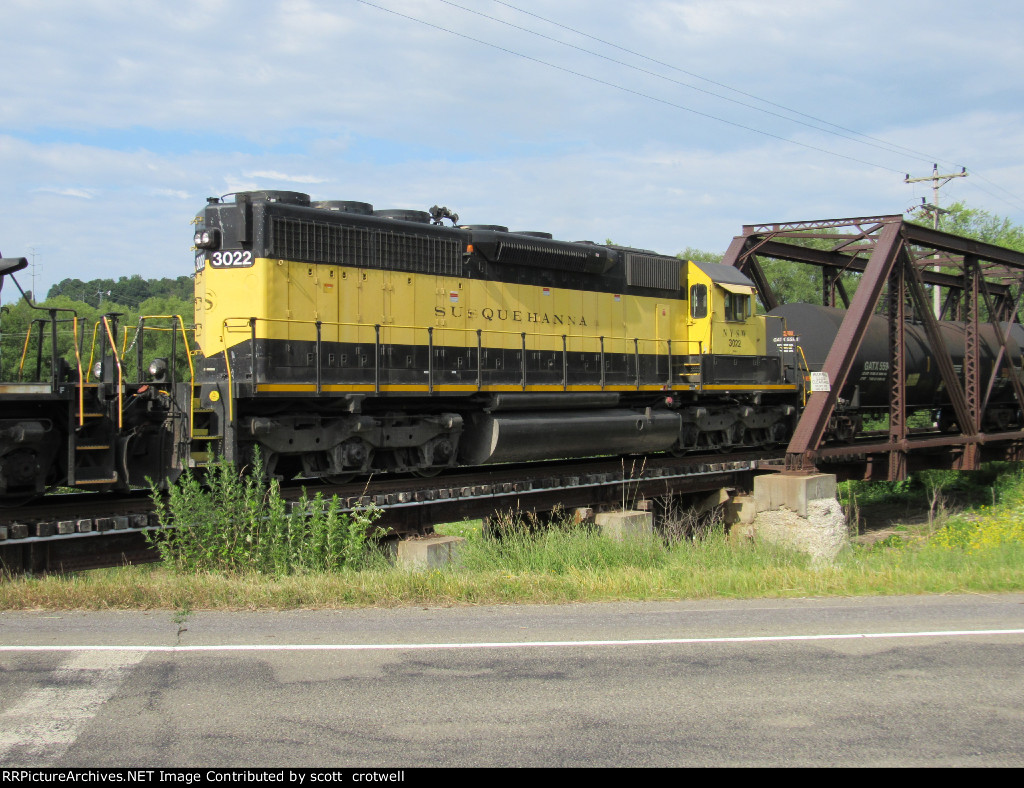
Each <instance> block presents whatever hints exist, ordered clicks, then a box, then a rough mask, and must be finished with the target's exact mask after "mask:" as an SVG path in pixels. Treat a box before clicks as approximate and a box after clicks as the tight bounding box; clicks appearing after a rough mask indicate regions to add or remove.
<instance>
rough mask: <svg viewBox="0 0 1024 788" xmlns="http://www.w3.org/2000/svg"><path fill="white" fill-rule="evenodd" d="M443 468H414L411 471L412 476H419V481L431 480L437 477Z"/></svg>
mask: <svg viewBox="0 0 1024 788" xmlns="http://www.w3.org/2000/svg"><path fill="white" fill-rule="evenodd" d="M443 470H444V468H441V467H433V468H414V469H413V471H412V475H413V476H419V477H420V478H421V479H433V478H434V477H435V476H437V475H438V474H439V473H441V471H443Z"/></svg>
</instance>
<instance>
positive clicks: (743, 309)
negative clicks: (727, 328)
mask: <svg viewBox="0 0 1024 788" xmlns="http://www.w3.org/2000/svg"><path fill="white" fill-rule="evenodd" d="M748 317H750V296H748V295H742V294H740V293H727V294H726V296H725V319H726V320H746V319H747V318H748Z"/></svg>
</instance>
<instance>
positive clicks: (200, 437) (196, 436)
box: [192, 432, 224, 443]
mask: <svg viewBox="0 0 1024 788" xmlns="http://www.w3.org/2000/svg"><path fill="white" fill-rule="evenodd" d="M223 439H224V436H223V435H206V434H203V433H200V432H195V433H193V434H192V442H193V443H196V442H200V441H201V442H203V443H207V442H209V441H219V440H223Z"/></svg>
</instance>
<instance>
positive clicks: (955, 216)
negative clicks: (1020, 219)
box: [910, 202, 1024, 252]
mask: <svg viewBox="0 0 1024 788" xmlns="http://www.w3.org/2000/svg"><path fill="white" fill-rule="evenodd" d="M946 210H947V211H948V213H946V214H944V215H943V216H942V218H941V220H940V225H939V227H940V229H941V230H943V231H944V232H947V233H953V234H955V235H963V236H965V237H967V238H974V239H975V240H977V241H984V242H985V243H990V244H995V245H996V246H1004V247H1006V248H1007V249H1013V250H1015V251H1018V252H1024V226H1021V225H1019V224H1014V223H1013V222H1012V221H1010V220H1009V219H1007V218H1006V217H1005V216H997V215H996V214H994V213H990V212H989V211H986V210H984V209H982V208H968V207H967V205H966V204H964V203H963V202H955V203H953V204H952V205H950V206H949V208H947V209H946ZM910 221H912V222H914V224H921V225H924V226H926V227H931V226H932V220H931V218H930V217H926V216H922V215H921V214H918V215H917V217H916V218H913V219H911V220H910Z"/></svg>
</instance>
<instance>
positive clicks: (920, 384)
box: [768, 304, 1024, 408]
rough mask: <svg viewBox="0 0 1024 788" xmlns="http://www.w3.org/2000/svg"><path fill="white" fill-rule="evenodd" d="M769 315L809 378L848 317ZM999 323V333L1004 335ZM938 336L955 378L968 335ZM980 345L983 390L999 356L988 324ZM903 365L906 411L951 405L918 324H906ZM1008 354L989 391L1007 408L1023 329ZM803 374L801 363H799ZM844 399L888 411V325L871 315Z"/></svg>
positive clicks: (954, 327) (945, 329)
mask: <svg viewBox="0 0 1024 788" xmlns="http://www.w3.org/2000/svg"><path fill="white" fill-rule="evenodd" d="M769 314H771V315H774V316H776V317H781V318H783V319H784V321H785V328H786V329H787V330H789V331H791V332H792V333H793V334H794V335H795V337H794V339H795V344H797V345H799V346H800V347H801V348H802V349H803V353H804V356H805V357H806V359H807V366H808V367H809V368H810V370H811V371H812V372H817V371H819V370H821V368H822V366H823V365H824V363H825V359H826V357H827V356H828V353H829V350H830V349H831V348H832V345H833V343H834V342H835V339H836V335H837V334H838V333H839V327H840V325H842V322H843V318H845V317H846V312H845V311H843V310H842V309H832V308H830V307H825V306H816V305H814V304H784V305H782V306H780V307H776V308H775V309H773V310H772V311H771V312H770V313H769ZM768 325H769V336H770V341H771V342H774V343H775V344H778V342H779V341H780V340H779V339H777V338H778V337H780V336H781V330H782V328H783V324H782V321H780V320H769V321H768ZM1006 326H1007V324H1005V323H1003V324H1002V327H1001V330H1002V331H1003V332H1005V331H1006ZM939 333H940V335H941V337H942V341H943V344H945V346H946V349H947V350H948V351H949V355H950V357H951V358H952V360H953V367H954V369H955V370H956V373H957V375H958V376H959V375H962V374H963V361H964V345H965V339H966V329H965V328H964V325H963V323H955V322H949V321H942V322H940V323H939ZM978 333H979V339H980V349H979V350H980V352H979V356H980V358H979V361H980V364H979V366H980V370H981V381H982V386H987V385H988V379H989V377H990V376H991V374H992V366H993V364H994V362H995V359H996V357H997V355H998V353H999V347H1000V344H999V338H998V336H997V335H996V331H995V328H994V327H993V326H992V324H991V323H983V324H981V325H980V326H979V329H978ZM904 335H905V342H904V359H905V364H906V396H907V404H908V406H909V407H918V408H925V407H937V406H940V405H945V404H947V403H948V402H949V399H948V397H947V396H946V394H945V385H944V384H943V382H942V376H941V375H940V373H939V368H938V365H937V364H936V363H935V356H934V354H933V352H932V348H931V346H930V344H929V342H928V337H927V335H926V334H925V330H924V326H923V325H921V324H920V323H909V322H908V323H907V324H906V327H905V332H904ZM1007 347H1008V348H1009V350H1010V362H1011V363H1012V368H1011V367H1010V366H1009V365H1008V364H1007V361H1006V360H1005V359H1004V361H1003V363H1002V368H1001V370H1000V376H999V378H997V380H996V382H995V386H994V387H993V389H992V398H991V400H990V403H998V402H1006V401H1010V400H1012V399H1013V389H1012V385H1011V382H1010V377H1009V376H1010V375H1011V374H1017V375H1018V376H1020V374H1021V361H1022V348H1024V328H1021V326H1020V325H1019V324H1016V323H1015V324H1014V325H1013V326H1012V327H1011V329H1010V337H1009V340H1008V341H1007ZM786 363H787V364H789V363H790V361H789V360H788V359H787V362H786ZM801 369H802V361H801ZM839 396H840V397H841V398H842V399H845V400H847V401H848V402H850V403H851V404H852V405H853V406H854V407H858V406H859V407H866V408H873V407H883V406H884V407H888V405H889V321H888V320H887V319H886V318H884V317H882V316H880V315H874V316H873V317H872V318H871V319H870V322H869V323H868V327H867V331H866V332H865V334H864V340H863V342H862V343H861V346H860V350H859V351H858V353H857V357H856V358H855V359H854V363H853V366H852V367H851V368H850V374H849V377H848V378H847V381H846V385H845V386H844V387H843V390H842V391H841V392H840V394H839Z"/></svg>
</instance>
